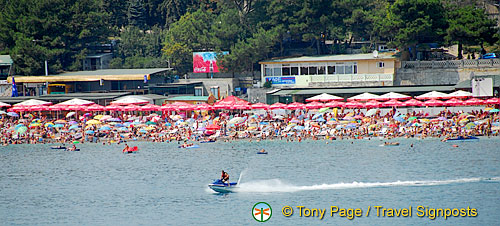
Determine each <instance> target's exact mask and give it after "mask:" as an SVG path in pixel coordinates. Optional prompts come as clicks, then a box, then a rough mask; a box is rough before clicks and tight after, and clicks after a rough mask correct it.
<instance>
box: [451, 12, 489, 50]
mask: <svg viewBox="0 0 500 226" xmlns="http://www.w3.org/2000/svg"><path fill="white" fill-rule="evenodd" d="M447 18H448V23H449V27H448V29H446V37H445V39H446V41H447V43H449V44H458V54H459V55H458V58H459V59H462V58H463V56H462V49H463V45H464V44H465V45H478V44H479V45H481V47H482V48H483V43H485V42H487V43H489V44H493V43H494V42H496V41H497V38H496V34H497V32H498V29H497V28H496V22H495V21H494V20H492V19H489V18H488V16H487V15H486V14H485V12H484V10H482V9H476V8H474V7H473V6H465V7H456V6H450V10H448V15H447Z"/></svg>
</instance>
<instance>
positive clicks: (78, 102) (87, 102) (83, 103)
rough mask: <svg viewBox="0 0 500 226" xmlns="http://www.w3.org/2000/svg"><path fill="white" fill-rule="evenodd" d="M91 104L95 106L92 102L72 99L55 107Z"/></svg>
mask: <svg viewBox="0 0 500 226" xmlns="http://www.w3.org/2000/svg"><path fill="white" fill-rule="evenodd" d="M91 104H95V103H94V102H92V101H88V100H82V99H80V98H74V99H71V100H67V101H64V102H61V103H59V104H57V105H91Z"/></svg>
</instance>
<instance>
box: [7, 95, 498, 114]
mask: <svg viewBox="0 0 500 226" xmlns="http://www.w3.org/2000/svg"><path fill="white" fill-rule="evenodd" d="M454 93H455V96H456V97H454V98H449V97H450V95H451V94H445V93H440V92H436V91H432V92H429V93H426V94H423V95H420V96H417V97H415V98H414V99H413V98H411V97H409V96H406V95H403V94H398V93H392V92H391V93H387V94H384V95H381V96H377V95H374V94H371V93H363V94H360V95H357V96H354V97H351V98H348V99H347V100H348V101H347V102H343V101H339V100H343V98H340V97H335V96H333V95H330V94H320V95H318V96H316V98H314V97H313V99H316V100H321V102H319V101H312V102H309V103H307V104H303V103H298V102H294V103H291V104H282V103H275V104H272V105H267V104H264V103H255V104H251V103H250V102H248V101H245V100H242V99H240V98H238V97H234V96H229V97H226V98H224V99H223V100H220V101H218V102H216V103H215V104H214V105H210V104H207V103H202V104H198V105H193V104H189V103H185V102H174V103H171V104H165V105H163V106H158V105H154V104H150V103H149V102H147V101H145V100H144V99H138V100H136V102H133V101H131V100H130V99H126V100H127V101H126V102H127V103H129V104H128V105H123V103H124V102H120V103H114V104H110V105H108V106H102V105H98V104H95V103H94V102H92V101H87V100H82V99H78V98H75V99H72V100H68V101H65V102H62V103H58V104H54V105H53V104H52V103H51V102H47V101H42V100H36V99H30V100H26V101H23V102H21V103H18V104H15V105H14V106H13V107H11V108H9V109H8V111H9V112H26V111H87V112H101V111H122V112H131V111H193V110H198V111H207V110H221V109H226V110H249V109H264V110H275V109H288V110H297V109H320V108H327V107H330V108H336V107H345V108H380V107H407V106H412V107H424V106H428V107H438V106H477V105H496V104H500V99H499V98H490V99H486V100H482V99H478V98H470V99H463V97H466V96H467V95H468V93H467V92H465V91H457V92H454ZM329 96H333V97H329ZM332 98H333V100H332ZM387 98H389V100H388V101H385V102H382V101H381V100H387ZM440 99H441V100H440ZM445 99H446V100H445ZM309 100H311V98H309V99H307V101H309ZM326 100H329V101H328V102H327V101H326ZM425 100H426V101H425ZM112 103H113V102H112ZM146 103H147V104H146ZM139 104H145V105H142V106H141V105H139ZM0 105H1V104H0Z"/></svg>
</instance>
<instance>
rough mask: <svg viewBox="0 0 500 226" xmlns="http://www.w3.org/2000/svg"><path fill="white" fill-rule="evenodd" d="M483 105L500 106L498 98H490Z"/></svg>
mask: <svg viewBox="0 0 500 226" xmlns="http://www.w3.org/2000/svg"><path fill="white" fill-rule="evenodd" d="M484 103H485V104H500V98H496V97H494V98H490V99H487V100H485V101H484Z"/></svg>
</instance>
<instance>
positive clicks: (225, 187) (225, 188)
mask: <svg viewBox="0 0 500 226" xmlns="http://www.w3.org/2000/svg"><path fill="white" fill-rule="evenodd" d="M236 184H238V183H236V182H230V183H229V184H227V183H222V181H221V180H220V179H217V180H215V181H214V182H212V183H211V184H209V185H208V187H209V188H210V189H212V190H214V191H216V192H219V193H230V192H234V190H235V188H237V186H236Z"/></svg>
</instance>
